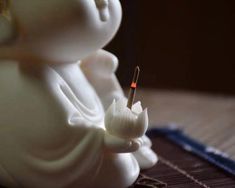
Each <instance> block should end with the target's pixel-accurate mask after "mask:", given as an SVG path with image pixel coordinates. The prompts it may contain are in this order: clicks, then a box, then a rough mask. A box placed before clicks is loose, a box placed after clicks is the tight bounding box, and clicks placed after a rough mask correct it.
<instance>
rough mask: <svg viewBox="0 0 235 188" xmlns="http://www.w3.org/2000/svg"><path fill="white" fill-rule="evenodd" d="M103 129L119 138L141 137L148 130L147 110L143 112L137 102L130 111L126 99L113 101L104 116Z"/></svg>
mask: <svg viewBox="0 0 235 188" xmlns="http://www.w3.org/2000/svg"><path fill="white" fill-rule="evenodd" d="M105 127H106V129H107V131H108V132H109V133H110V134H112V135H115V136H118V137H121V138H126V139H133V138H138V137H141V136H143V135H144V134H145V132H146V130H147V128H148V112H147V109H145V110H144V111H143V109H142V107H141V103H140V102H137V103H135V104H134V105H133V106H132V110H130V109H129V108H127V100H126V99H121V100H119V101H117V102H116V101H115V100H114V101H113V103H112V104H111V105H110V107H109V108H108V110H107V112H106V114H105Z"/></svg>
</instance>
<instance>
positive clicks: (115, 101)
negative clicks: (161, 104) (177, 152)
mask: <svg viewBox="0 0 235 188" xmlns="http://www.w3.org/2000/svg"><path fill="white" fill-rule="evenodd" d="M0 7H1V8H0V143H1V144H0V184H1V185H3V186H6V187H13V188H18V187H23V188H78V187H82V188H127V187H128V186H130V185H132V184H133V182H134V181H135V180H136V179H137V177H138V175H139V172H140V169H146V168H149V167H152V166H153V165H154V164H155V163H156V162H157V156H156V154H155V153H154V152H153V151H152V150H151V142H150V140H149V139H148V138H147V137H146V136H145V132H146V129H147V127H148V114H147V111H146V110H142V107H141V104H140V102H138V103H136V104H134V105H133V107H132V109H131V110H130V109H129V108H127V107H126V104H127V100H126V98H125V96H124V94H123V91H122V89H121V87H120V85H119V83H118V81H117V78H116V76H115V70H116V69H117V66H118V60H117V58H116V57H115V56H114V55H112V54H111V53H109V52H106V51H104V50H102V48H103V47H104V46H105V45H106V44H107V43H108V42H109V41H110V40H111V39H112V38H113V36H114V35H115V33H116V32H117V30H118V28H119V25H120V21H121V6H120V3H119V1H118V0H47V1H42V0H11V1H8V0H0Z"/></svg>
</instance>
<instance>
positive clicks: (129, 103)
mask: <svg viewBox="0 0 235 188" xmlns="http://www.w3.org/2000/svg"><path fill="white" fill-rule="evenodd" d="M139 74H140V68H139V67H138V66H137V67H136V68H135V72H134V76H133V79H132V83H131V86H130V91H129V96H128V101H127V107H128V108H130V109H131V108H132V105H133V103H134V100H135V93H136V88H137V83H138V79H139Z"/></svg>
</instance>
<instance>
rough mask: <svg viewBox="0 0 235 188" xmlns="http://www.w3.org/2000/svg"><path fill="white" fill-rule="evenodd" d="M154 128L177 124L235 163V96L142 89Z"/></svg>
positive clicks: (138, 93)
mask: <svg viewBox="0 0 235 188" xmlns="http://www.w3.org/2000/svg"><path fill="white" fill-rule="evenodd" d="M136 100H140V101H141V102H142V105H143V106H144V107H147V108H148V112H149V119H150V127H154V126H162V125H169V124H176V125H178V126H179V127H181V128H182V129H184V130H185V132H186V133H187V134H189V135H190V136H192V137H193V138H196V139H198V140H200V141H201V142H203V143H205V144H207V145H210V146H214V147H216V148H219V149H220V150H222V151H225V152H226V153H228V154H229V155H230V156H231V158H233V159H234V160H235V96H234V97H228V96H222V95H221V96H218V95H217V96H215V95H209V94H200V93H190V92H180V91H178V92H177V91H159V90H148V89H138V90H137V95H136Z"/></svg>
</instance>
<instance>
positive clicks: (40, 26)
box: [12, 0, 121, 62]
mask: <svg viewBox="0 0 235 188" xmlns="http://www.w3.org/2000/svg"><path fill="white" fill-rule="evenodd" d="M12 13H13V16H15V18H16V23H18V25H19V34H20V40H19V42H18V44H19V46H21V47H22V48H25V49H26V50H28V51H30V52H32V53H34V54H36V55H38V56H41V57H42V58H47V59H48V60H52V61H58V62H72V61H77V60H80V59H82V58H84V57H86V56H88V55H89V54H91V53H93V52H95V51H96V50H98V49H100V48H102V47H103V46H104V45H106V44H107V43H108V42H109V41H110V40H111V39H112V37H113V36H114V34H115V33H116V31H117V30H118V28H119V25H120V21H121V6H120V3H119V0H20V1H19V0H12Z"/></svg>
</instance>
